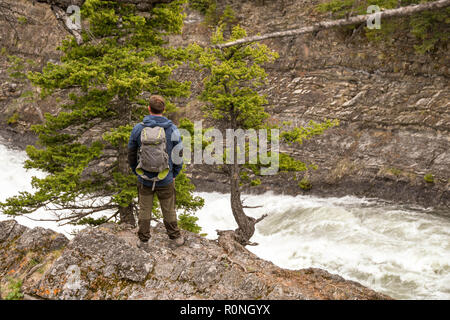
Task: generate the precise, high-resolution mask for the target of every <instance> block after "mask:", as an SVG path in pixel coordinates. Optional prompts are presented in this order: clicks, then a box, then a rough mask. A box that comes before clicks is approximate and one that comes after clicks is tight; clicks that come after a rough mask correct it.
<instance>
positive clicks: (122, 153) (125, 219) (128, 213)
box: [117, 98, 136, 227]
mask: <svg viewBox="0 0 450 320" xmlns="http://www.w3.org/2000/svg"><path fill="white" fill-rule="evenodd" d="M118 109H119V110H120V116H119V118H120V124H121V125H125V124H127V123H129V121H130V119H129V118H130V116H129V101H128V99H123V98H122V99H119V108H118ZM118 152H119V155H118V157H117V161H118V171H119V173H121V174H122V175H123V176H127V175H129V174H130V168H129V165H128V146H127V145H126V144H125V143H120V144H119V149H118ZM119 216H120V222H121V223H128V224H130V225H132V226H133V227H135V226H136V219H135V218H134V214H133V205H132V204H131V203H130V204H129V205H128V206H127V207H119Z"/></svg>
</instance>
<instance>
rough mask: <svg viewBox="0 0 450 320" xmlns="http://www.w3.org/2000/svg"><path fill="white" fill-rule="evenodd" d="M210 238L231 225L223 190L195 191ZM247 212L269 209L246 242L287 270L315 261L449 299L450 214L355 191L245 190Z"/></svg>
mask: <svg viewBox="0 0 450 320" xmlns="http://www.w3.org/2000/svg"><path fill="white" fill-rule="evenodd" d="M198 195H200V196H202V197H203V198H205V200H206V205H205V208H203V209H202V210H201V211H200V212H199V213H198V217H199V218H200V220H199V222H200V225H201V226H202V227H203V231H205V232H207V233H208V237H209V238H216V235H215V229H233V228H236V224H235V222H234V220H233V218H232V214H231V209H230V206H229V195H224V194H220V193H198ZM244 197H247V201H246V204H247V205H250V206H255V205H262V208H257V209H248V210H247V213H248V214H249V215H251V216H253V217H259V216H260V215H261V214H263V213H267V214H269V216H268V217H267V218H266V219H265V220H263V221H262V222H261V223H260V224H258V225H257V228H256V233H255V235H254V237H253V238H252V240H253V241H255V242H258V243H259V246H256V247H249V250H251V251H252V252H253V253H255V254H256V255H258V256H259V257H261V258H263V259H266V260H270V261H272V262H274V263H275V264H277V265H279V266H281V267H284V268H289V269H300V268H308V267H317V268H323V269H326V270H328V271H329V272H332V273H336V274H339V275H341V276H343V277H344V278H347V279H351V280H355V281H358V282H360V283H362V284H364V285H366V286H368V287H370V288H372V289H374V290H377V291H380V292H384V293H386V294H388V295H390V296H392V297H394V298H397V299H450V220H449V219H448V218H446V217H442V216H437V215H433V214H431V213H429V212H425V211H419V210H414V211H412V210H407V209H403V208H399V207H396V206H389V205H387V204H382V203H379V202H377V201H375V200H371V199H358V198H354V197H343V198H327V199H323V198H315V197H308V196H296V197H292V196H280V195H273V194H271V193H267V194H264V195H250V196H249V195H247V196H244Z"/></svg>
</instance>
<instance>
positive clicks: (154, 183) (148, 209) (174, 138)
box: [128, 95, 184, 249]
mask: <svg viewBox="0 0 450 320" xmlns="http://www.w3.org/2000/svg"><path fill="white" fill-rule="evenodd" d="M164 109H165V101H164V98H163V97H161V96H158V95H154V96H151V97H150V101H149V107H148V110H149V112H150V115H148V116H145V117H144V120H143V122H141V123H139V124H137V125H136V126H135V127H134V128H133V130H132V131H131V135H130V140H129V142H128V163H129V165H130V167H131V169H132V170H133V172H134V173H135V174H136V175H137V176H138V194H139V214H138V220H139V221H138V225H139V230H138V237H139V244H138V247H140V248H143V249H146V248H147V247H148V240H149V239H150V220H151V213H152V208H153V195H154V194H155V193H156V195H157V196H158V200H159V203H160V205H161V211H162V214H163V222H164V226H165V227H166V230H167V234H168V236H169V238H170V239H172V241H173V242H174V244H175V245H176V246H181V245H183V244H184V238H183V236H182V235H181V233H180V229H179V228H178V223H177V215H176V212H175V181H174V179H175V178H176V176H177V175H178V174H179V173H180V171H181V169H182V167H183V163H182V160H181V161H179V162H180V163H174V162H173V160H172V150H173V148H174V147H175V146H176V145H177V144H179V143H182V142H181V136H180V133H179V131H178V128H177V127H176V126H175V125H174V124H173V123H172V121H170V120H169V119H167V118H166V117H163V115H162V114H163V112H164Z"/></svg>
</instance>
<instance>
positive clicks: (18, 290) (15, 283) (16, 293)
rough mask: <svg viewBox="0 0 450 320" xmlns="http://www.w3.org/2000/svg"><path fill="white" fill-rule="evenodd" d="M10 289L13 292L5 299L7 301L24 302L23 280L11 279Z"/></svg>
mask: <svg viewBox="0 0 450 320" xmlns="http://www.w3.org/2000/svg"><path fill="white" fill-rule="evenodd" d="M8 289H9V290H11V291H10V292H9V293H8V295H7V296H6V297H5V300H22V298H23V293H22V280H21V279H17V280H15V279H13V278H10V279H9V284H8Z"/></svg>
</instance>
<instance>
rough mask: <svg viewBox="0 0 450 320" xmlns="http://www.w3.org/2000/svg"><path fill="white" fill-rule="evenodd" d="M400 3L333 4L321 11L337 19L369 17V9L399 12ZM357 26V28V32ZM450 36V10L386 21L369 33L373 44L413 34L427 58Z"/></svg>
mask: <svg viewBox="0 0 450 320" xmlns="http://www.w3.org/2000/svg"><path fill="white" fill-rule="evenodd" d="M430 1H434V0H425V1H421V0H404V1H401V4H400V5H401V6H408V5H412V4H418V3H420V2H430ZM398 4H399V1H397V0H363V1H361V0H344V1H338V0H331V1H328V2H325V3H321V4H319V5H318V6H317V11H319V12H322V13H325V12H330V13H331V14H332V16H333V17H334V18H336V19H340V18H343V17H346V16H347V15H352V16H353V15H360V14H366V13H367V7H368V6H369V5H377V6H379V7H380V8H381V9H382V10H383V9H394V8H397V6H398ZM355 27H356V26H353V28H355ZM449 32H450V8H445V9H442V10H435V11H425V12H421V13H418V14H414V15H412V16H410V17H402V18H393V19H389V20H386V19H384V20H383V19H382V21H381V29H367V28H366V29H365V33H366V36H367V38H368V39H369V41H383V42H386V43H387V42H388V41H392V39H393V38H395V37H396V36H401V35H402V33H403V34H404V33H411V34H412V35H413V36H414V37H415V38H416V40H417V41H418V44H416V45H415V46H414V48H415V50H416V52H417V53H420V54H424V53H427V52H431V51H433V50H435V49H436V48H438V47H439V46H441V45H446V44H447V42H448V34H449Z"/></svg>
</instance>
